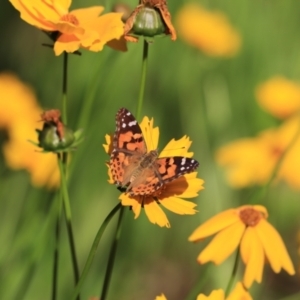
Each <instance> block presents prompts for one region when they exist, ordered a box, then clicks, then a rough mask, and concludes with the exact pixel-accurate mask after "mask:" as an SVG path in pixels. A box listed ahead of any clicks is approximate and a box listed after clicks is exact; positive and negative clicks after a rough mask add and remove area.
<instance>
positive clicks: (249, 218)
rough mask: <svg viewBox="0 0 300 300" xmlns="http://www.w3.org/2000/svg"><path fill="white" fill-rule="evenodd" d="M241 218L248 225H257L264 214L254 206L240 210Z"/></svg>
mask: <svg viewBox="0 0 300 300" xmlns="http://www.w3.org/2000/svg"><path fill="white" fill-rule="evenodd" d="M240 219H241V220H242V222H243V223H244V224H245V225H246V226H252V227H254V226H256V225H257V224H258V223H259V221H260V220H261V219H262V215H261V213H260V212H259V211H257V210H255V209H254V208H252V207H247V208H245V209H243V210H241V211H240Z"/></svg>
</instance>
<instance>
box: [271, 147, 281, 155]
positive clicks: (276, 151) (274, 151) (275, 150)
mask: <svg viewBox="0 0 300 300" xmlns="http://www.w3.org/2000/svg"><path fill="white" fill-rule="evenodd" d="M271 153H272V156H274V157H275V158H279V157H280V156H281V155H282V153H283V150H282V148H281V147H279V146H274V147H273V148H272V149H271Z"/></svg>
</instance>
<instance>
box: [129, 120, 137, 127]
mask: <svg viewBox="0 0 300 300" xmlns="http://www.w3.org/2000/svg"><path fill="white" fill-rule="evenodd" d="M136 123H137V121H136V120H134V121H131V122H129V123H128V125H129V127H131V126H135V125H136Z"/></svg>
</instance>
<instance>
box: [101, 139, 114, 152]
mask: <svg viewBox="0 0 300 300" xmlns="http://www.w3.org/2000/svg"><path fill="white" fill-rule="evenodd" d="M105 142H106V144H102V146H103V148H104V151H105V152H106V153H108V154H110V153H111V151H110V148H111V145H112V136H111V135H109V134H106V135H105Z"/></svg>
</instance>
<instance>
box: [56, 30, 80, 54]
mask: <svg viewBox="0 0 300 300" xmlns="http://www.w3.org/2000/svg"><path fill="white" fill-rule="evenodd" d="M79 48H80V40H78V38H77V37H76V36H74V35H67V34H62V35H60V36H59V38H58V39H57V40H56V42H55V43H54V53H55V55H57V56H58V55H60V54H62V53H63V52H64V51H66V52H68V53H73V52H75V51H76V50H78V49H79Z"/></svg>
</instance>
